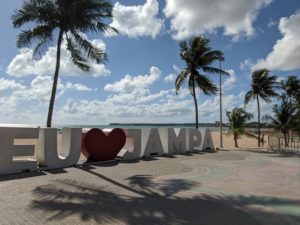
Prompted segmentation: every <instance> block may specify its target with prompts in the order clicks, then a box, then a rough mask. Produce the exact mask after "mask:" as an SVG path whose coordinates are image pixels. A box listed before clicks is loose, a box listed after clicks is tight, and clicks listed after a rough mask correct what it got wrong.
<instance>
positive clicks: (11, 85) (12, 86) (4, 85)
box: [0, 78, 25, 91]
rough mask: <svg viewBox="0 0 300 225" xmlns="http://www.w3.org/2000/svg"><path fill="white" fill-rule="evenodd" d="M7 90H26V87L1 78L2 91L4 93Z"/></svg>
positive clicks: (0, 88)
mask: <svg viewBox="0 0 300 225" xmlns="http://www.w3.org/2000/svg"><path fill="white" fill-rule="evenodd" d="M7 89H12V90H18V89H25V86H24V85H22V84H20V83H17V82H16V81H15V80H7V79H4V78H0V91H4V90H7Z"/></svg>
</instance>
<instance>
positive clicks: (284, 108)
mask: <svg viewBox="0 0 300 225" xmlns="http://www.w3.org/2000/svg"><path fill="white" fill-rule="evenodd" d="M281 99H282V100H281V103H280V105H277V104H276V105H274V106H273V107H272V111H273V113H274V116H273V117H272V116H270V115H265V116H264V118H263V119H264V120H266V121H268V122H269V123H270V125H272V126H273V127H274V128H275V129H276V130H279V131H281V132H282V134H283V136H284V143H285V146H288V140H287V139H288V138H287V137H288V131H289V130H290V129H291V127H292V126H293V123H294V121H295V119H296V115H297V108H296V105H295V104H293V103H292V101H291V100H290V99H289V98H288V97H287V96H285V95H283V96H282V97H281Z"/></svg>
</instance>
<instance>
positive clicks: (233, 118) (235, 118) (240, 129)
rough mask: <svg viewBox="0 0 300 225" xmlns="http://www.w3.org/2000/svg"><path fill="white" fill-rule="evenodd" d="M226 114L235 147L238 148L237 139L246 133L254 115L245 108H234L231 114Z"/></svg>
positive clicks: (228, 112)
mask: <svg viewBox="0 0 300 225" xmlns="http://www.w3.org/2000/svg"><path fill="white" fill-rule="evenodd" d="M226 114H227V118H228V121H229V126H228V128H229V129H230V130H231V131H232V133H233V139H234V145H235V147H236V148H238V143H237V139H238V138H239V137H240V135H241V134H244V133H245V127H246V124H247V123H248V122H249V121H250V120H251V119H252V118H253V114H251V113H248V112H246V110H244V109H243V108H234V109H233V110H232V111H231V112H230V111H226Z"/></svg>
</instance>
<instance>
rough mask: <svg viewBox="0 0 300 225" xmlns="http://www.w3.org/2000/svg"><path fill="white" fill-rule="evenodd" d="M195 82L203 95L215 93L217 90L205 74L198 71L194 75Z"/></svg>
mask: <svg viewBox="0 0 300 225" xmlns="http://www.w3.org/2000/svg"><path fill="white" fill-rule="evenodd" d="M195 82H196V85H197V87H199V88H200V90H202V91H203V93H204V94H205V95H215V94H217V92H218V90H219V89H218V87H217V86H216V85H215V84H213V83H212V81H211V80H210V79H209V78H208V77H206V76H205V75H202V74H199V73H198V74H197V75H196V76H195Z"/></svg>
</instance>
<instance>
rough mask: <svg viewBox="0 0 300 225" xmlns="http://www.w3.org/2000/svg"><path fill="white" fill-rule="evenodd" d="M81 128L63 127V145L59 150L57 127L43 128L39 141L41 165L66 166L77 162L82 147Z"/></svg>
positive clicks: (49, 167)
mask: <svg viewBox="0 0 300 225" xmlns="http://www.w3.org/2000/svg"><path fill="white" fill-rule="evenodd" d="M81 136H82V131H81V128H63V132H62V147H61V152H60V154H59V153H58V152H57V129H56V128H41V129H40V139H39V140H38V142H37V146H38V147H39V151H38V152H37V160H38V162H39V165H43V166H46V167H47V169H56V168H64V167H68V166H72V165H75V164H77V162H78V160H79V158H80V149H81Z"/></svg>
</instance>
